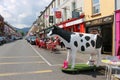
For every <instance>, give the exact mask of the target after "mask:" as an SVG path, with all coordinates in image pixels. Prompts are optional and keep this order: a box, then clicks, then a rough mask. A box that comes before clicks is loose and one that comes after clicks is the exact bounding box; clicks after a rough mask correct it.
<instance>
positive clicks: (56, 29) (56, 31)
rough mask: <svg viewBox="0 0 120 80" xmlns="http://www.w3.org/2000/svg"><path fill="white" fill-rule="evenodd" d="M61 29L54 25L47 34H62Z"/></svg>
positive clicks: (51, 35)
mask: <svg viewBox="0 0 120 80" xmlns="http://www.w3.org/2000/svg"><path fill="white" fill-rule="evenodd" d="M59 30H60V28H59V27H57V26H55V25H54V26H53V27H52V28H51V30H50V32H49V33H48V34H47V36H48V37H54V36H56V35H57V34H60V33H59Z"/></svg>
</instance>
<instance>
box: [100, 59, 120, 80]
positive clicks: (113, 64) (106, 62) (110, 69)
mask: <svg viewBox="0 0 120 80" xmlns="http://www.w3.org/2000/svg"><path fill="white" fill-rule="evenodd" d="M102 62H103V63H105V64H106V65H107V66H106V67H108V72H107V78H106V80H111V74H112V66H120V61H111V60H107V59H104V60H102Z"/></svg>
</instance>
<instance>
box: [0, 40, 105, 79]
mask: <svg viewBox="0 0 120 80" xmlns="http://www.w3.org/2000/svg"><path fill="white" fill-rule="evenodd" d="M65 59H66V54H65V53H62V51H55V52H51V51H49V50H45V49H40V48H38V47H37V46H34V45H30V44H29V43H27V42H26V41H25V40H18V41H15V42H11V43H7V44H4V45H2V46H0V80H105V76H104V74H103V72H98V71H89V72H81V73H78V74H68V73H64V72H62V71H61V66H62V63H63V61H64V60H65ZM76 61H77V62H79V59H77V60H76Z"/></svg>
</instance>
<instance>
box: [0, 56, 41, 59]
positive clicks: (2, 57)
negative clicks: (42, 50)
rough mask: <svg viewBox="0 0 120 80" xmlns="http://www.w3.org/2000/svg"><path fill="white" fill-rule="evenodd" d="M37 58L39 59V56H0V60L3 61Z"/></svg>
mask: <svg viewBox="0 0 120 80" xmlns="http://www.w3.org/2000/svg"><path fill="white" fill-rule="evenodd" d="M37 57H39V56H8V57H7V56H1V57H0V58H1V59H4V58H6V59H7V58H8V59H9V58H37Z"/></svg>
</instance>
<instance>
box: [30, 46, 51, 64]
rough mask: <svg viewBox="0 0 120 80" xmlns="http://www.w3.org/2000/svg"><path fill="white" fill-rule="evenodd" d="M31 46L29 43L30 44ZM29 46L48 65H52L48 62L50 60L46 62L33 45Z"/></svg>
mask: <svg viewBox="0 0 120 80" xmlns="http://www.w3.org/2000/svg"><path fill="white" fill-rule="evenodd" d="M30 46H31V45H30ZM31 48H32V49H33V50H34V51H35V52H36V53H37V54H38V55H39V56H40V57H41V58H42V59H43V60H44V61H45V62H46V63H47V64H48V65H49V66H52V64H50V62H48V61H47V60H46V59H45V58H44V57H43V56H42V55H41V54H40V53H39V52H38V51H37V50H36V49H35V48H34V47H33V46H31Z"/></svg>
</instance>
